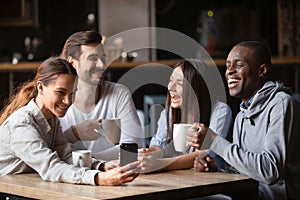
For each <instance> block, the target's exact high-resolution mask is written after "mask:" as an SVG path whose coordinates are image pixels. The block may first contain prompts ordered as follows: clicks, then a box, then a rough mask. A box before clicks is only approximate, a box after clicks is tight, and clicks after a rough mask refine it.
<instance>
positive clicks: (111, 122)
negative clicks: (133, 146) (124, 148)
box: [101, 118, 121, 144]
mask: <svg viewBox="0 0 300 200" xmlns="http://www.w3.org/2000/svg"><path fill="white" fill-rule="evenodd" d="M101 124H102V129H103V135H104V136H105V138H106V140H107V141H108V142H109V143H111V144H118V143H119V142H120V138H121V119H118V118H117V119H103V120H102V122H101Z"/></svg>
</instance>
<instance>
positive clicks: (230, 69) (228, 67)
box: [225, 63, 236, 75]
mask: <svg viewBox="0 0 300 200" xmlns="http://www.w3.org/2000/svg"><path fill="white" fill-rule="evenodd" d="M235 71H236V68H235V67H234V64H230V63H226V72H225V74H228V75H231V74H233V73H235Z"/></svg>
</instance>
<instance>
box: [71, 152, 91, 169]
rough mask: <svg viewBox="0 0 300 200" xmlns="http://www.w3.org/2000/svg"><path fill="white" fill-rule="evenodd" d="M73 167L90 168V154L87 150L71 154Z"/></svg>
mask: <svg viewBox="0 0 300 200" xmlns="http://www.w3.org/2000/svg"><path fill="white" fill-rule="evenodd" d="M72 162H73V165H75V166H77V167H88V168H92V152H91V151H89V150H75V151H73V152H72Z"/></svg>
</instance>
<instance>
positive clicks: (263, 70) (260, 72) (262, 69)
mask: <svg viewBox="0 0 300 200" xmlns="http://www.w3.org/2000/svg"><path fill="white" fill-rule="evenodd" d="M268 71H269V66H268V65H267V64H262V65H261V66H260V67H259V70H258V76H259V77H261V78H262V77H265V76H266V75H267V73H268Z"/></svg>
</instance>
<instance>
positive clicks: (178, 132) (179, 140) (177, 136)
mask: <svg viewBox="0 0 300 200" xmlns="http://www.w3.org/2000/svg"><path fill="white" fill-rule="evenodd" d="M191 127H192V124H184V123H177V124H174V125H173V142H174V147H175V150H176V151H179V152H185V151H186V146H187V141H186V133H187V131H188V129H189V128H191Z"/></svg>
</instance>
